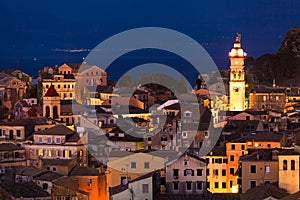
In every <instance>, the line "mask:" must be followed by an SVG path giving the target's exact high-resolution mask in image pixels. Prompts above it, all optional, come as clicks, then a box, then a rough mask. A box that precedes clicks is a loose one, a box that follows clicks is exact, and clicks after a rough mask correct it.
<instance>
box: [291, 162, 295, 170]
mask: <svg viewBox="0 0 300 200" xmlns="http://www.w3.org/2000/svg"><path fill="white" fill-rule="evenodd" d="M291 170H295V160H292V161H291Z"/></svg>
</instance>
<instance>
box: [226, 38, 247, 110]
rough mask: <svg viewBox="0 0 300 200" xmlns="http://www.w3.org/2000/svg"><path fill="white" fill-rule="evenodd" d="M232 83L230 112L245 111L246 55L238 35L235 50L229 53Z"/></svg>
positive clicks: (230, 86) (230, 84) (230, 85)
mask: <svg viewBox="0 0 300 200" xmlns="http://www.w3.org/2000/svg"><path fill="white" fill-rule="evenodd" d="M228 55H229V59H230V81H229V97H230V105H229V110H230V111H243V110H245V71H244V68H245V66H244V59H245V56H246V53H245V52H244V50H243V49H242V47H241V35H240V34H237V35H236V39H235V42H234V45H233V48H232V49H231V51H230V52H229V54H228Z"/></svg>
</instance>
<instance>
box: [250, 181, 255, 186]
mask: <svg viewBox="0 0 300 200" xmlns="http://www.w3.org/2000/svg"><path fill="white" fill-rule="evenodd" d="M250 187H251V188H254V187H256V181H255V180H252V181H250Z"/></svg>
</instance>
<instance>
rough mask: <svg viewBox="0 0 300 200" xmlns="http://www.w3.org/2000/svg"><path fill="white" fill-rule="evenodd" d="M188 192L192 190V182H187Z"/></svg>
mask: <svg viewBox="0 0 300 200" xmlns="http://www.w3.org/2000/svg"><path fill="white" fill-rule="evenodd" d="M186 190H192V182H186Z"/></svg>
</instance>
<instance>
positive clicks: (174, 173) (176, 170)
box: [173, 169, 179, 177]
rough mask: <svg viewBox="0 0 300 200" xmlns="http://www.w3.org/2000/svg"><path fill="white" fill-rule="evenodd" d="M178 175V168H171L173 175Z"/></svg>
mask: <svg viewBox="0 0 300 200" xmlns="http://www.w3.org/2000/svg"><path fill="white" fill-rule="evenodd" d="M178 175H179V169H173V176H177V177H178Z"/></svg>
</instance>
